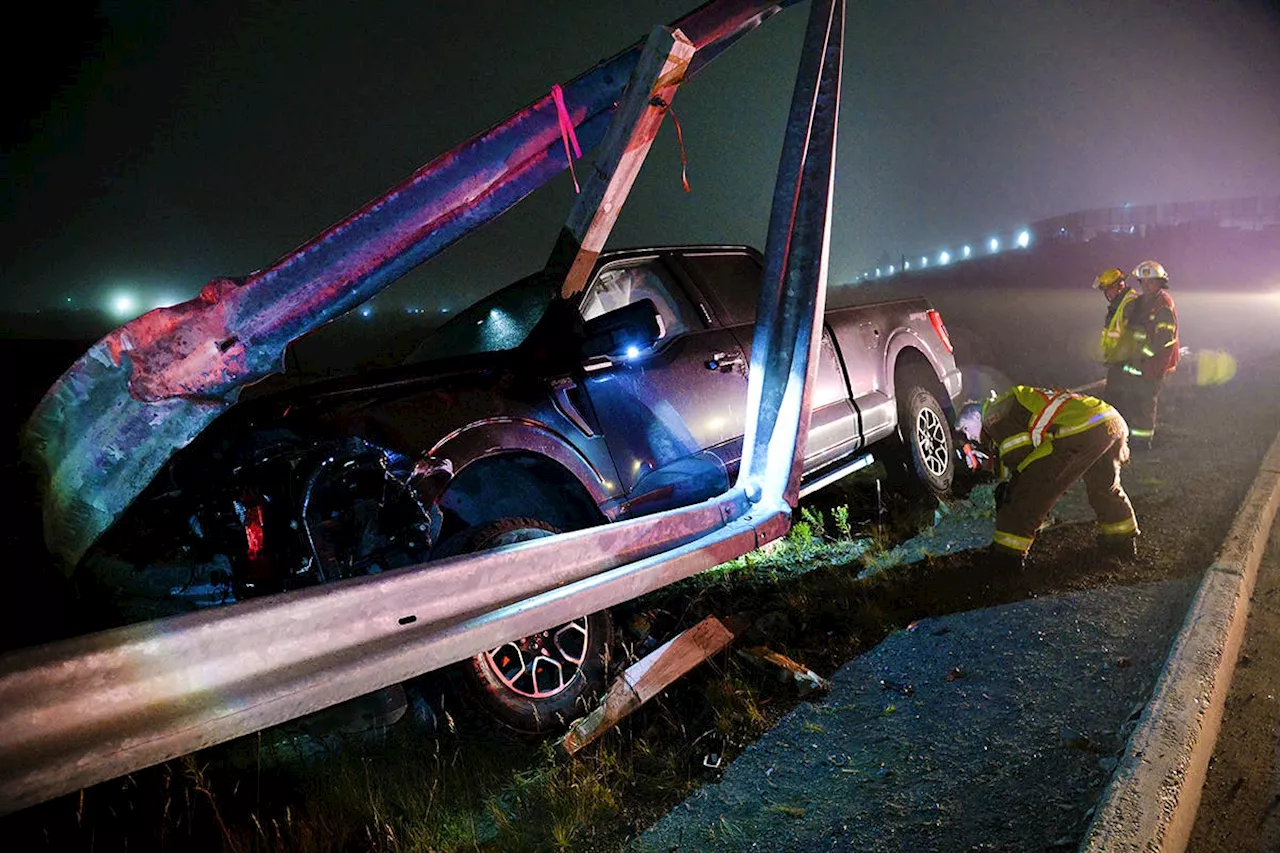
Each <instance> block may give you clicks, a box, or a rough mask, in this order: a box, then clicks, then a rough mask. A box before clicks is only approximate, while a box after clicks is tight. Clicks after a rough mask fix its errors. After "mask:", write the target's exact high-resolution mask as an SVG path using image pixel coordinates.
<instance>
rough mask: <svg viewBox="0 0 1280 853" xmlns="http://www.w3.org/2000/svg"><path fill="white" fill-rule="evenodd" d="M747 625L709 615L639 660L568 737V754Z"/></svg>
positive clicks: (739, 621) (604, 729) (738, 618)
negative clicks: (722, 620)
mask: <svg viewBox="0 0 1280 853" xmlns="http://www.w3.org/2000/svg"><path fill="white" fill-rule="evenodd" d="M747 626H748V622H747V620H746V619H744V618H742V617H730V618H729V619H726V620H725V621H724V622H721V621H720V620H719V619H717V618H716V617H714V616H708V617H707V618H706V619H703V620H702V621H701V622H699V623H698V624H697V625H694V626H693V627H692V628H690V629H688V630H687V631H683V632H681V633H680V634H677V635H676V636H675V638H673V639H672V640H670V641H669V642H667V643H666V644H664V645H662V646H659V647H658V648H657V649H655V650H653V651H652V652H650V653H649V654H648V655H646V656H645V657H644V658H642V659H641V660H639V661H636V662H635V663H634V664H632V665H631V666H630V668H628V669H627V671H626V672H624V673H623V674H622V675H621V676H620V677H619V678H618V680H617V681H615V682H614V683H613V684H612V685H611V686H610V687H609V692H608V693H606V694H605V697H604V701H603V702H601V703H600V706H599V707H598V708H596V709H595V710H594V711H592V712H591V713H590V714H588V715H587V716H586V717H583V718H582V719H581V720H579V721H578V722H577V723H575V724H574V726H573V728H571V729H570V730H569V733H568V734H567V735H565V737H564V748H565V751H566V752H568V753H569V754H570V755H573V754H574V753H575V752H577V751H578V750H580V749H582V748H583V747H584V746H586V745H587V744H589V743H591V742H592V741H593V740H595V739H596V738H598V737H600V735H602V734H604V733H605V732H606V731H608V730H609V729H611V728H613V727H614V726H616V725H617V724H618V723H619V722H620V721H621V720H622V719H624V718H625V717H626V716H627V715H629V714H630V713H631V712H632V711H634V710H635V709H636V708H639V707H640V706H641V705H643V704H644V703H645V702H648V701H649V700H650V699H652V698H653V697H654V696H657V695H658V694H659V693H661V692H662V691H663V690H665V689H666V688H667V686H668V685H669V684H671V682H673V681H675V680H676V679H677V678H679V677H680V676H682V675H684V674H685V673H686V672H688V671H689V670H691V669H693V668H694V667H695V666H697V665H698V664H700V663H702V662H703V661H704V660H706V659H707V658H709V657H711V656H712V655H714V654H715V653H716V652H718V651H720V650H721V649H723V648H724V647H725V646H727V645H729V643H731V642H733V639H734V638H735V637H736V636H737V635H738V634H740V633H742V631H744V630H745V629H746V628H747Z"/></svg>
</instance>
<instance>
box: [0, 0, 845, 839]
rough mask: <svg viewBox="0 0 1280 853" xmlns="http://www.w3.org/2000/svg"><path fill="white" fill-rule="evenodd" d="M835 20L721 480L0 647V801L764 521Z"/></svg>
mask: <svg viewBox="0 0 1280 853" xmlns="http://www.w3.org/2000/svg"><path fill="white" fill-rule="evenodd" d="M728 5H734V4H733V3H730V4H728ZM843 30H844V8H843V0H813V2H812V6H811V12H810V19H809V25H808V30H807V32H806V35H805V40H804V48H803V53H802V57H801V61H800V68H799V72H798V74H797V81H796V88H795V91H794V94H793V99H792V105H791V111H790V114H789V118H788V122H787V129H786V137H785V141H784V146H783V153H782V159H781V163H780V165H779V171H778V179H777V183H776V184H775V190H774V202H773V208H772V212H771V218H770V224H769V232H768V242H767V246H766V253H765V270H764V280H763V284H762V287H761V295H760V305H759V311H758V320H757V324H756V331H755V339H754V343H753V347H752V365H751V368H752V369H751V373H750V381H749V390H748V395H749V409H748V423H747V427H746V438H745V442H746V444H745V451H744V456H743V463H742V468H741V472H740V474H739V479H738V482H737V484H736V485H735V487H734V488H733V489H731V490H730V491H729V492H728V493H726V494H724V495H722V496H720V497H718V498H715V499H713V500H710V501H707V502H704V503H702V504H698V505H696V506H692V507H687V508H684V509H679V510H673V511H670V512H667V513H663V514H660V515H655V516H650V517H646V518H639V519H635V520H632V521H628V522H624V523H619V524H614V525H606V526H602V527H598V528H592V529H589V530H583V531H578V532H575V533H569V534H563V535H560V536H555V537H550V538H547V539H543V540H537V541H533V542H527V543H522V544H519V545H515V546H511V547H509V548H504V549H500V550H496V551H491V552H486V553H483V554H478V555H474V556H465V557H458V558H454V559H450V560H446V561H440V562H435V563H430V564H426V565H422V566H416V567H410V568H405V569H400V570H397V571H394V572H388V573H386V574H383V575H377V576H372V577H366V578H357V579H353V580H348V581H343V582H338V583H334V584H331V585H327V586H322V587H315V588H311V589H306V590H300V591H297V592H292V593H286V594H282V595H278V596H271V597H266V598H262V599H257V600H253V601H248V602H244V603H239V604H234V605H231V606H228V607H224V608H218V609H215V610H209V611H205V612H201V613H194V614H188V615H184V616H179V617H174V618H171V619H163V620H158V621H154V622H146V623H142V624H138V625H133V626H129V627H126V628H120V629H116V630H112V631H107V632H103V633H99V634H93V635H89V636H85V637H79V638H75V639H71V640H67V641H63V642H59V643H54V644H50V645H47V646H42V647H38V648H33V649H26V650H22V651H18V652H14V653H11V654H8V655H6V656H4V657H3V658H0V813H7V812H11V811H14V810H16V809H20V808H23V807H25V806H28V805H31V804H33V803H36V802H39V801H41V800H45V799H49V798H51V797H54V796H58V795H60V794H64V793H68V792H71V791H74V790H76V789H78V788H82V787H85V786H87V785H91V784H94V783H96V782H99V781H103V780H106V779H109V778H112V777H114V776H118V775H121V774H124V773H127V772H131V771H133V770H136V769H140V768H142V767H146V766H149V765H151V764H154V763H157V762H160V761H164V760H167V759H169V758H172V757H175V756H178V755H183V754H185V753H188V752H191V751H193V750H196V749H200V748H202V747H206V746H210V745H212V744H216V743H220V742H223V741H226V740H229V739H231V738H234V737H237V736H240V735H243V734H248V733H250V732H253V731H257V730H259V729H262V728H264V727H266V726H270V725H273V724H276V723H280V722H283V721H286V720H289V719H292V718H295V717H298V716H301V715H303V714H307V713H310V712H312V711H316V710H319V709H321V708H324V707H327V706H329V705H332V704H335V703H337V702H341V701H344V700H346V699H350V698H352V697H354V696H358V695H361V694H363V693H367V692H369V691H372V690H376V689H378V688H380V687H384V686H387V685H389V684H394V683H396V682H398V681H403V680H404V679H406V678H410V677H412V676H415V675H419V674H422V673H425V672H429V671H431V670H432V669H436V668H438V667H441V666H444V665H447V664H449V663H453V662H456V661H459V660H463V659H465V658H467V657H469V656H471V655H474V654H476V653H478V652H480V651H483V650H485V649H489V648H493V647H495V646H497V645H499V644H501V643H502V642H506V641H508V640H512V639H515V638H518V637H521V636H525V635H528V634H530V633H534V632H537V631H540V630H544V629H547V628H550V627H553V626H555V625H557V624H561V623H563V622H565V621H568V620H569V619H572V618H574V617H577V616H580V615H582V614H583V613H591V612H595V611H596V610H599V609H602V608H606V607H609V606H612V605H615V604H618V603H621V602H623V601H627V600H629V599H632V598H635V597H637V596H639V595H642V594H644V593H646V592H649V591H652V590H655V589H658V588H660V587H662V586H665V585H667V584H669V583H672V582H674V581H676V580H679V579H681V578H684V577H687V576H689V575H691V574H694V573H695V572H698V571H701V570H703V569H705V568H708V567H710V566H714V565H716V564H719V563H722V562H724V561H726V560H728V559H731V558H733V557H736V556H739V555H741V554H743V553H746V552H747V551H750V550H752V549H754V548H756V547H759V546H760V545H762V544H764V543H765V542H768V541H770V540H772V539H775V538H777V537H779V536H781V535H783V534H784V533H785V532H786V530H787V527H788V526H789V523H790V512H791V508H792V507H793V506H794V504H795V501H796V497H797V494H798V490H799V475H800V466H801V462H802V460H803V449H804V436H805V434H806V432H807V426H808V417H809V388H810V387H811V382H809V379H810V378H811V374H812V371H813V368H814V366H815V365H816V359H815V358H814V354H815V353H816V351H817V346H818V335H817V334H816V330H818V329H820V328H821V317H822V314H823V310H824V305H825V291H826V271H827V251H828V242H829V233H830V200H831V195H832V186H833V177H834V168H833V163H834V155H835V142H836V124H837V114H838V105H839V93H840V69H841V61H842V44H843Z"/></svg>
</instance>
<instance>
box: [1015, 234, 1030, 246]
mask: <svg viewBox="0 0 1280 853" xmlns="http://www.w3.org/2000/svg"><path fill="white" fill-rule="evenodd" d="M1030 244H1031V232H1030V231H1019V232H1018V248H1019V249H1025V248H1027V246H1029V245H1030Z"/></svg>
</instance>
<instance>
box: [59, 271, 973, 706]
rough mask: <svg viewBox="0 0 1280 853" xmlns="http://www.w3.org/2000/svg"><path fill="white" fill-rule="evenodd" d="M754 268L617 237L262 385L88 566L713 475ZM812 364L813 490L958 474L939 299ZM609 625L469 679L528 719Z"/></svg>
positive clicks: (868, 327)
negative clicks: (878, 477)
mask: <svg viewBox="0 0 1280 853" xmlns="http://www.w3.org/2000/svg"><path fill="white" fill-rule="evenodd" d="M761 271H762V258H761V255H760V253H759V252H757V251H755V250H753V249H751V248H748V247H742V246H684V247H667V248H648V249H633V250H624V251H615V252H609V253H605V254H604V255H602V256H601V257H600V259H599V260H598V262H597V264H596V266H595V268H594V271H593V272H592V275H591V277H590V279H589V282H588V284H587V286H586V288H585V290H584V291H583V292H582V294H581V297H580V299H577V300H574V301H573V302H572V304H570V303H569V301H568V300H562V299H559V298H558V292H559V285H560V278H559V277H557V276H556V275H555V274H554V273H553V272H552V271H550V270H547V271H543V272H540V273H537V274H534V275H531V276H529V277H527V278H524V279H521V280H520V281H517V282H515V283H513V284H511V285H508V286H507V287H505V288H503V289H501V290H499V291H498V292H496V293H494V294H493V295H491V296H489V297H488V298H485V299H483V300H481V301H480V302H478V303H476V304H474V305H472V306H471V307H469V308H468V309H466V310H464V311H462V312H460V313H459V314H458V315H456V316H455V317H453V318H452V319H451V320H450V321H448V322H447V323H445V324H444V325H443V326H441V327H439V328H438V329H436V330H435V331H434V332H432V333H429V334H428V335H427V336H426V337H425V338H424V339H423V340H422V341H421V343H420V345H419V346H418V347H417V349H416V350H415V351H414V352H413V354H412V355H411V356H410V357H409V358H408V359H407V360H406V361H405V363H404V364H402V365H399V366H396V367H391V368H387V369H385V370H380V371H376V372H359V373H355V374H353V375H349V376H344V377H339V378H336V379H329V380H325V381H322V382H318V383H312V384H295V385H294V386H293V387H276V388H272V387H271V383H270V382H267V383H261V384H260V385H259V386H255V387H254V388H251V389H249V392H248V393H246V395H245V396H244V397H243V398H242V399H241V401H240V402H239V403H238V404H237V405H236V406H235V407H234V408H233V409H232V410H231V411H229V412H228V413H226V414H225V415H223V417H222V418H221V419H219V421H217V422H215V423H214V425H213V426H212V427H211V428H210V429H209V430H207V431H206V432H205V433H204V434H202V435H201V436H200V437H199V438H197V439H196V440H195V441H194V442H193V443H192V444H191V445H189V446H188V447H186V448H184V449H183V450H182V451H180V452H179V453H178V454H177V455H176V456H175V457H174V458H173V459H172V460H171V461H170V462H169V464H168V465H167V466H166V467H165V468H164V469H163V471H162V472H161V474H160V475H159V476H158V477H157V478H156V479H155V481H154V482H153V483H152V484H151V486H150V487H149V488H148V489H147V490H146V491H145V492H144V493H143V494H142V496H141V497H140V498H139V499H138V500H137V501H136V502H135V503H134V505H133V506H132V507H131V508H130V510H129V511H128V513H126V514H125V516H124V517H123V518H122V519H121V520H120V522H119V523H117V525H116V526H115V528H114V529H113V530H111V531H108V534H107V535H106V536H104V537H103V539H102V540H101V541H100V543H99V544H98V546H97V547H96V548H95V550H94V551H92V552H91V553H90V554H89V555H88V556H87V557H86V559H85V560H84V561H83V564H82V569H83V570H86V571H88V572H89V573H90V576H96V577H98V578H99V580H105V581H106V582H108V583H109V584H110V585H111V586H112V588H113V589H114V590H115V591H116V593H117V594H119V593H120V591H121V590H123V591H125V592H126V593H128V592H130V591H131V592H132V593H135V594H139V595H141V596H143V597H144V598H147V599H149V600H154V599H155V598H156V597H157V596H160V597H163V598H165V599H166V600H167V601H168V602H170V603H171V604H172V605H173V606H174V607H175V608H181V607H194V606H208V605H211V604H222V603H227V602H231V601H235V600H242V599H245V598H248V597H253V596H257V595H262V594H268V593H272V592H279V591H283V590H288V589H294V588H298V587H301V586H306V585H311V584H316V583H324V582H327V581H332V580H335V579H340V578H346V577H352V576H356V575H363V574H368V573H371V572H378V571H383V570H387V569H391V568H396V567H399V566H404V565H410V564H415V563H422V562H427V561H429V560H432V559H437V558H440V557H442V556H450V555H456V554H461V553H467V552H472V551H476V550H480V549H485V548H491V547H496V546H499V545H503V544H508V543H512V542H517V541H521V540H524V539H528V538H532V537H537V536H545V535H550V534H552V533H554V532H556V531H566V530H571V529H579V528H583V527H586V526H590V525H596V524H602V523H607V522H613V521H617V520H620V519H626V518H631V517H635V516H639V515H645V514H648V513H654V512H658V511H661V510H664V509H668V508H671V507H676V506H683V505H688V504H691V503H694V502H697V501H700V500H703V499H706V498H709V497H711V496H713V495H716V494H719V493H721V492H723V491H724V490H726V489H727V488H728V487H729V486H730V484H731V483H732V482H733V480H734V477H735V476H736V474H737V469H738V466H739V461H740V457H741V454H742V448H743V432H744V424H745V420H746V416H747V412H746V406H747V377H748V371H749V367H750V364H751V345H752V334H753V324H754V319H755V310H756V302H757V294H758V289H759V282H760V279H761ZM815 378H816V385H815V386H814V387H813V388H812V389H811V394H812V419H811V422H810V426H809V431H808V435H807V440H806V441H805V448H804V475H803V480H802V491H801V494H802V495H803V494H807V493H808V492H811V491H813V490H815V489H817V488H820V487H822V486H823V485H826V484H828V483H831V482H834V481H835V480H836V479H839V478H841V477H843V476H845V475H847V474H849V473H851V472H853V471H856V470H858V469H860V468H863V467H866V466H867V465H869V464H870V463H871V461H872V459H873V456H872V454H873V453H874V454H876V456H877V457H879V458H881V459H882V460H883V461H884V462H885V464H886V467H887V468H888V469H889V470H890V472H891V473H896V474H900V475H901V483H902V487H903V488H919V489H922V490H927V491H929V492H932V493H933V494H936V495H943V494H945V493H946V492H947V490H948V488H949V487H950V485H951V480H952V476H953V472H954V467H953V466H954V458H955V453H954V451H953V446H952V433H951V428H950V423H951V421H952V413H953V401H955V400H956V399H957V397H958V395H959V394H960V386H961V383H960V373H959V371H958V370H957V368H956V364H955V359H954V357H953V355H952V352H951V344H950V341H949V339H948V336H947V331H946V328H945V326H944V325H943V322H942V318H941V317H940V316H939V314H938V312H936V311H934V310H933V309H932V308H931V307H930V305H929V304H928V303H927V302H926V301H925V300H923V299H904V300H899V301H892V302H881V303H876V304H870V305H860V306H856V307H850V308H842V309H833V310H829V311H828V312H827V314H826V322H825V324H824V327H823V333H822V342H821V349H820V356H819V360H818V367H817V373H816V377H815ZM283 379H285V380H287V379H288V376H287V375H286V376H285V377H283ZM277 384H279V383H277ZM122 565H123V566H127V567H128V568H125V569H122V568H121V566H122ZM193 565H194V566H196V567H197V569H196V570H195V574H192V570H191V568H190V567H191V566H193ZM166 566H169V567H170V568H168V569H166V568H165V567H166ZM173 566H180V567H182V568H180V569H177V570H175V569H173V568H172V567H173ZM175 571H176V572H177V574H175ZM148 615H154V612H152V613H149V614H148ZM609 633H610V625H609V621H608V614H594V615H592V616H587V617H583V618H582V619H580V620H576V621H575V622H573V623H569V624H568V625H565V626H562V627H560V628H558V629H555V630H552V631H547V632H544V633H543V634H540V635H537V636H534V637H527V638H525V639H523V640H520V641H518V642H515V643H508V644H506V645H505V646H503V647H500V648H498V649H494V650H492V651H490V652H488V653H486V654H482V655H478V656H477V657H476V658H474V659H473V660H472V661H470V663H469V665H464V666H463V667H462V669H463V670H465V672H464V678H465V680H467V681H468V683H469V685H470V686H471V687H472V688H474V689H473V690H472V691H471V692H472V693H473V694H474V695H475V696H476V697H477V698H478V699H479V703H480V705H481V706H482V707H483V708H484V710H486V711H489V712H491V713H492V714H493V715H494V716H496V717H497V718H498V719H499V720H501V721H502V722H504V723H506V724H507V725H509V726H511V727H514V728H517V729H523V730H537V729H539V728H541V727H543V726H545V725H547V724H548V722H551V721H557V720H561V721H562V720H564V719H566V718H569V717H571V716H572V715H573V711H574V706H575V705H576V704H577V703H578V702H579V701H580V700H581V699H582V697H583V696H584V695H585V694H586V693H587V692H588V691H590V690H592V689H594V688H596V687H598V685H599V682H600V681H601V679H602V678H603V675H604V667H605V664H604V660H605V656H606V653H607V643H608V636H609Z"/></svg>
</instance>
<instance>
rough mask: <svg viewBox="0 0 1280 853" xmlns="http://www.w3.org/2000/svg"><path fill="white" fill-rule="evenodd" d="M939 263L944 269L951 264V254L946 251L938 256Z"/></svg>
mask: <svg viewBox="0 0 1280 853" xmlns="http://www.w3.org/2000/svg"><path fill="white" fill-rule="evenodd" d="M938 263H940V264H942V265H943V266H944V267H945V266H946V265H947V264H949V263H951V253H950V252H948V251H946V250H945V249H944V250H943V251H942V254H940V255H938Z"/></svg>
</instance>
